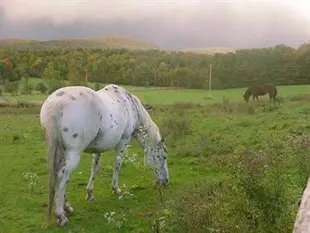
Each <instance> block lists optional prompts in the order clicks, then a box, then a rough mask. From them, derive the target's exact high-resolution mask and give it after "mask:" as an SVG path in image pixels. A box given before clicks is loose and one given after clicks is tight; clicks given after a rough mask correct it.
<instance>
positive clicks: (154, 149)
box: [145, 138, 169, 185]
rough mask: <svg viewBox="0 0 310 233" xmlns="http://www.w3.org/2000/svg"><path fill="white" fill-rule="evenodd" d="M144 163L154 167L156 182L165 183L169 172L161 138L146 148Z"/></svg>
mask: <svg viewBox="0 0 310 233" xmlns="http://www.w3.org/2000/svg"><path fill="white" fill-rule="evenodd" d="M145 155H146V156H145V159H146V161H145V162H146V163H147V164H148V165H149V166H150V167H152V168H154V169H155V173H156V176H157V183H158V184H161V185H167V184H168V179H169V174H168V168H167V157H168V151H167V148H166V145H165V142H164V138H162V139H161V140H160V141H159V142H158V143H157V144H155V145H153V146H151V147H149V148H147V149H146V154H145Z"/></svg>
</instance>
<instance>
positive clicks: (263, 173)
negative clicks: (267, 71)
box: [0, 86, 310, 233]
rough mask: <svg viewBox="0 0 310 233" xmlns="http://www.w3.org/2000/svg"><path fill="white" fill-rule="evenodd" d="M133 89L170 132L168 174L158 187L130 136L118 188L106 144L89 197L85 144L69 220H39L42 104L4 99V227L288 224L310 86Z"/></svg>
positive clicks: (0, 203) (304, 164)
mask: <svg viewBox="0 0 310 233" xmlns="http://www.w3.org/2000/svg"><path fill="white" fill-rule="evenodd" d="M131 90H132V92H133V93H134V94H137V95H138V96H139V97H140V98H141V99H142V100H143V102H147V103H150V104H153V105H154V110H152V112H151V116H152V118H153V119H154V121H155V122H156V123H157V124H158V126H159V128H160V130H161V131H162V134H163V135H164V136H166V138H167V146H168V150H169V158H168V168H169V173H170V184H169V186H168V187H166V188H164V189H163V190H162V191H163V193H162V192H161V190H158V189H156V188H155V186H154V179H153V177H152V176H151V174H150V171H149V170H148V169H147V168H145V167H144V165H143V152H142V150H141V149H140V148H139V147H138V146H137V144H136V142H135V141H133V142H132V147H130V148H129V151H128V154H127V155H126V157H125V159H124V162H123V167H122V169H121V175H120V185H121V189H122V191H123V194H122V196H121V198H119V197H117V196H115V195H113V194H112V191H111V181H112V171H113V159H114V157H113V152H107V153H104V155H103V158H102V161H101V170H100V172H99V175H98V176H97V177H98V178H97V179H96V182H95V188H94V192H95V196H96V200H95V201H93V202H87V201H85V195H86V190H85V188H86V184H87V182H88V179H89V175H90V165H91V156H90V155H89V154H85V156H83V157H82V160H81V162H80V164H79V166H78V168H77V169H76V170H75V171H74V172H73V173H72V176H71V179H70V182H69V186H68V198H69V201H70V203H71V204H72V206H73V208H74V211H75V212H74V214H73V215H72V216H71V217H70V218H69V220H70V223H69V225H68V226H67V227H65V228H64V229H60V228H57V227H56V226H54V225H51V226H50V227H48V228H47V229H41V224H42V222H43V220H44V214H45V209H46V207H45V205H46V201H47V167H46V166H47V165H46V144H45V142H44V140H43V137H42V134H41V131H40V125H39V110H40V106H36V105H33V106H28V107H18V106H11V107H10V106H9V107H1V108H0V116H1V117H0V146H1V149H0V166H1V167H0V170H1V186H2V187H1V191H2V192H1V198H0V224H1V225H0V229H1V232H4V233H5V232H31V233H32V232H34V233H35V232H71V233H73V232H74V233H75V232H230V233H231V232H250V233H252V232H253V233H254V232H255V233H277V232H281V233H282V232H285V233H286V232H292V227H293V223H294V220H295V215H296V211H297V209H298V206H297V202H298V200H299V198H300V196H301V193H302V189H303V186H304V185H305V184H306V180H307V178H308V174H309V171H310V169H309V166H308V165H309V163H310V136H309V135H310V95H309V94H310V91H309V90H310V86H286V87H279V88H278V90H279V95H280V96H281V99H280V103H277V104H273V103H268V101H267V99H268V97H267V96H265V97H262V98H261V99H263V101H262V103H260V104H250V105H247V104H246V103H244V101H242V94H243V92H244V89H231V90H221V91H212V93H211V99H210V98H209V95H208V93H207V92H206V91H199V90H179V91H174V90H134V88H132V89H131ZM5 97H6V98H16V97H8V96H5ZM45 97H46V96H42V95H29V96H17V98H18V99H20V100H37V101H43V100H44V98H45ZM223 97H225V98H223ZM182 102H183V103H182ZM197 103H201V104H199V105H198V104H197ZM111 212H112V215H113V216H112V217H109V214H111ZM152 227H153V229H152ZM155 228H160V229H159V230H158V231H156V229H155Z"/></svg>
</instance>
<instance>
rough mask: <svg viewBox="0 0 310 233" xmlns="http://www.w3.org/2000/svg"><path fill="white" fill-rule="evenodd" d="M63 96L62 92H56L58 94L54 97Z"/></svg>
mask: <svg viewBox="0 0 310 233" xmlns="http://www.w3.org/2000/svg"><path fill="white" fill-rule="evenodd" d="M64 94H65V92H64V91H58V92H57V93H56V96H62V95H64Z"/></svg>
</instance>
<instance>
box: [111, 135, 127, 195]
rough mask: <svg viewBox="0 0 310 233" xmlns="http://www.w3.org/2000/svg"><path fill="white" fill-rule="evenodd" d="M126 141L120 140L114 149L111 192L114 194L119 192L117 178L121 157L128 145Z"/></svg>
mask: <svg viewBox="0 0 310 233" xmlns="http://www.w3.org/2000/svg"><path fill="white" fill-rule="evenodd" d="M129 141H130V138H128V139H121V141H120V142H119V143H118V145H117V146H116V148H115V161H114V171H113V179H112V190H113V192H114V194H119V193H120V192H121V190H120V188H119V187H118V178H119V172H120V169H121V166H122V155H123V153H124V151H125V149H126V147H127V145H128V142H129Z"/></svg>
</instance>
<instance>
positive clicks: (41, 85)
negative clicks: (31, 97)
mask: <svg viewBox="0 0 310 233" xmlns="http://www.w3.org/2000/svg"><path fill="white" fill-rule="evenodd" d="M47 89H48V87H47V86H46V85H45V84H44V83H42V82H39V83H37V85H36V86H35V90H36V91H39V92H40V93H41V94H45V93H46V91H47Z"/></svg>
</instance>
